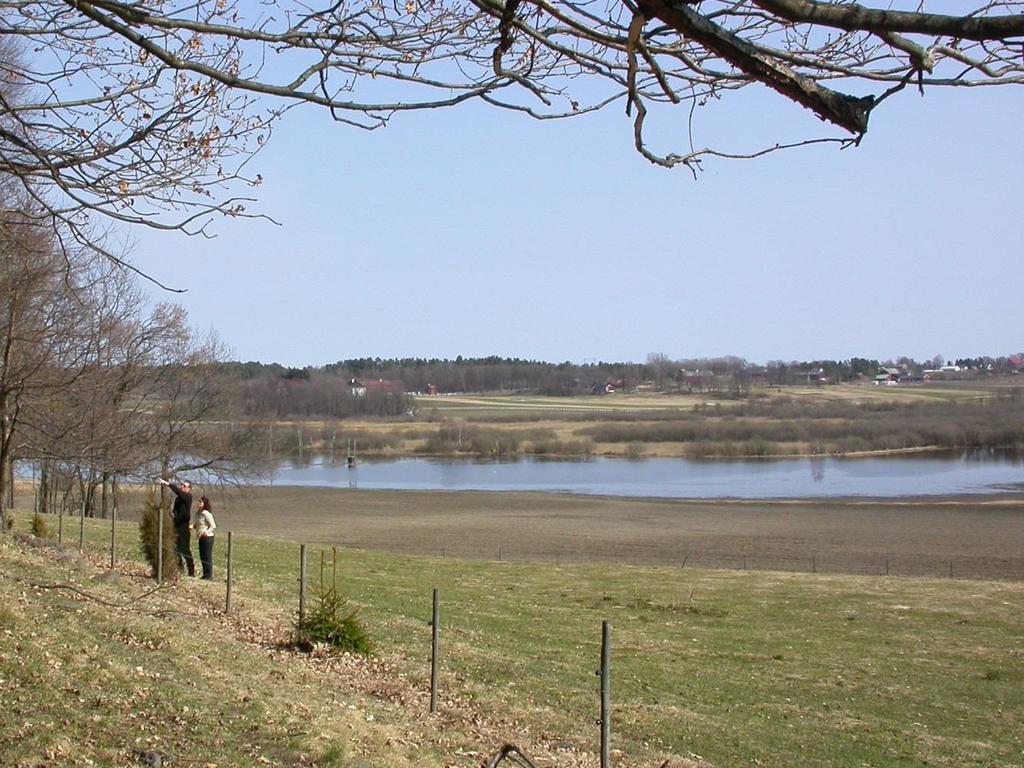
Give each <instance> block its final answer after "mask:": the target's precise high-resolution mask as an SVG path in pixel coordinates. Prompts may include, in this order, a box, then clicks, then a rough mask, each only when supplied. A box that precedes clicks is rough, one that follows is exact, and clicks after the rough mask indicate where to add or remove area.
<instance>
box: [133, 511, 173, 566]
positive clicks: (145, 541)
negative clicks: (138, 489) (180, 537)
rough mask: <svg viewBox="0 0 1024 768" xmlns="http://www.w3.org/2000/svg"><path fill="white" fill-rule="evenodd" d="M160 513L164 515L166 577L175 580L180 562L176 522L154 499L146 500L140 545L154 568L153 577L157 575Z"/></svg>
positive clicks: (141, 524) (147, 560) (141, 522)
mask: <svg viewBox="0 0 1024 768" xmlns="http://www.w3.org/2000/svg"><path fill="white" fill-rule="evenodd" d="M160 515H163V517H164V540H163V550H164V552H163V555H164V563H163V565H164V579H165V580H174V579H176V578H178V571H179V567H178V566H179V563H178V553H177V551H176V543H177V542H176V538H175V533H174V524H173V523H172V522H171V519H170V517H169V516H168V515H167V510H165V509H164V508H163V507H161V506H160V504H158V503H157V502H156V501H155V500H154V499H150V500H149V501H147V502H146V506H145V507H144V508H143V510H142V519H141V520H140V521H139V547H140V549H141V550H142V555H143V557H145V558H146V562H147V563H149V565H150V567H151V568H152V569H153V578H154V579H155V578H156V577H157V553H158V551H159V550H158V549H157V543H156V542H157V536H158V533H159V530H160V517H159V516H160Z"/></svg>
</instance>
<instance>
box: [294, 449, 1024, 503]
mask: <svg viewBox="0 0 1024 768" xmlns="http://www.w3.org/2000/svg"><path fill="white" fill-rule="evenodd" d="M274 484H275V485H311V486H329V487H336V488H364V489H397V490H417V491H435V490H437V491H440V490H443V491H453V490H454V491H470V490H473V491H549V492H562V493H580V494H594V495H607V496H640V497H661V498H702V499H713V498H729V497H732V498H743V499H771V498H815V497H819V498H820V497H835V496H923V495H953V494H993V493H1000V492H1005V491H1017V490H1024V463H1022V462H1021V460H1020V459H1019V458H1010V457H999V456H993V455H990V454H986V455H984V457H979V456H976V455H975V456H948V455H946V456H927V457H924V456H915V457H913V458H910V457H899V458H895V457H886V458H858V459H842V458H814V459H779V460H770V461H692V460H688V459H637V460H629V459H608V458H593V459H587V460H582V461H564V460H545V459H519V460H515V461H486V462H482V461H452V460H447V459H444V460H443V459H424V458H416V459H400V460H397V461H379V462H378V461H362V462H360V463H359V464H358V465H357V466H355V467H354V468H351V469H350V468H348V467H346V466H345V464H344V462H342V463H338V464H333V463H331V462H330V461H327V460H316V461H312V462H309V463H301V464H300V463H297V462H292V463H287V464H284V465H282V466H281V467H280V468H279V469H278V471H277V473H276V474H275V476H274Z"/></svg>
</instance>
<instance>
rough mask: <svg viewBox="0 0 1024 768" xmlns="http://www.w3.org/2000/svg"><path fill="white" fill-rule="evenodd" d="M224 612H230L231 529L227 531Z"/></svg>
mask: <svg viewBox="0 0 1024 768" xmlns="http://www.w3.org/2000/svg"><path fill="white" fill-rule="evenodd" d="M224 613H226V614H230V613H231V531H228V584H227V591H226V592H225V593H224Z"/></svg>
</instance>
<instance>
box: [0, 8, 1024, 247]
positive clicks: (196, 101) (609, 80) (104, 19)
mask: <svg viewBox="0 0 1024 768" xmlns="http://www.w3.org/2000/svg"><path fill="white" fill-rule="evenodd" d="M1022 5H1024V3H1022V2H1020V1H1018V0H995V1H987V0H986V1H985V2H982V1H981V0H974V1H973V2H970V1H968V0H948V1H947V2H942V3H940V2H937V1H934V2H933V0H892V1H890V2H886V3H878V4H877V6H867V5H859V4H856V3H852V2H846V0H842V1H840V0H605V2H600V3H592V2H581V1H579V0H575V1H573V2H566V1H565V0H506V1H504V2H503V1H502V0H338V2H334V3H330V4H326V5H324V6H322V7H316V6H313V5H310V4H308V3H306V2H303V1H302V0H282V1H281V2H278V3H273V4H266V3H241V2H237V1H236V0H188V1H187V2H185V1H184V0H147V1H144V2H133V3H128V2H119V1H118V0H0V173H3V174H8V175H11V176H14V177H16V178H19V179H21V180H23V182H24V185H25V192H26V194H28V195H30V196H32V197H35V198H36V199H37V200H38V201H39V203H40V204H41V208H40V210H44V211H45V212H46V213H47V214H48V215H50V216H56V217H57V218H59V219H61V220H63V221H64V222H65V224H66V225H67V226H68V227H69V228H70V231H73V232H77V233H79V234H81V233H82V232H83V231H84V230H82V229H81V227H82V218H81V215H82V214H83V212H88V211H99V212H101V213H103V214H105V215H106V216H108V217H110V218H112V219H115V220H118V221H122V222H131V223H140V224H146V225H149V226H153V227H174V228H182V229H185V230H187V231H191V232H201V231H203V229H204V226H205V223H206V222H207V221H208V220H209V215H210V214H211V213H214V212H219V213H223V214H229V215H248V213H247V210H246V206H247V204H248V195H249V194H250V192H249V191H247V189H246V187H247V186H254V185H257V184H259V183H260V181H261V180H260V179H259V178H258V177H254V176H249V175H247V173H246V170H245V169H246V162H247V160H248V159H249V158H250V157H251V155H252V153H253V152H255V151H257V150H258V149H259V147H261V146H262V145H263V144H264V143H265V142H266V140H267V138H268V135H269V131H270V128H271V125H272V123H273V122H274V120H275V119H276V118H277V117H278V116H280V114H281V113H282V112H283V111H285V110H287V109H288V108H289V107H290V106H291V105H294V104H299V103H311V104H317V105H320V106H322V107H324V108H326V109H328V110H330V113H331V115H332V116H333V117H334V119H335V120H337V121H339V122H341V123H345V124H347V125H351V126H357V127H360V128H366V129H375V128H379V127H381V126H384V125H386V124H387V123H388V121H389V120H391V119H392V118H393V117H394V116H395V115H397V114H398V113H401V112H408V111H414V110H425V109H436V108H441V107H453V106H455V105H458V104H461V103H463V102H468V101H472V100H476V101H482V102H486V103H487V104H490V105H493V106H495V107H499V108H503V109H508V110H512V111H514V112H520V113H524V114H527V115H530V116H532V117H535V118H539V119H551V118H567V117H572V116H576V115H581V114H586V113H588V112H591V111H593V110H597V109H601V108H604V107H607V106H610V105H616V104H617V105H618V108H620V109H624V110H625V112H626V113H627V114H628V115H630V116H631V119H632V133H633V141H634V143H635V146H636V148H637V149H638V150H639V151H640V152H641V153H642V154H643V156H644V157H646V158H647V159H649V160H650V161H652V162H654V163H658V164H660V165H665V166H675V165H680V164H682V165H685V166H687V167H689V168H690V169H691V170H696V169H697V168H699V166H700V162H701V160H702V159H704V158H706V157H709V156H744V157H750V156H753V155H756V154H760V153H763V152H770V151H774V150H777V149H780V148H784V147H787V146H792V145H793V144H800V143H808V142H812V141H830V142H838V143H839V144H841V145H847V144H850V143H855V142H858V141H859V140H860V139H861V137H862V136H863V135H864V133H865V132H866V131H867V128H868V121H869V118H870V117H871V115H872V114H873V113H874V112H876V111H877V110H878V108H879V106H880V105H881V104H882V103H883V102H885V101H886V100H887V99H889V98H891V97H893V96H894V95H895V94H897V93H899V92H900V91H901V90H903V89H904V88H906V87H907V86H914V87H915V88H919V89H922V90H923V89H926V88H935V87H950V88H952V87H960V88H971V87H976V86H985V85H1008V84H1020V83H1021V82H1022V81H1024V62H1022V55H1021V54H1022V51H1021V40H1022V37H1024V13H1022ZM751 85H761V86H767V87H768V88H771V89H772V90H774V91H776V92H778V93H779V94H781V96H782V97H784V98H786V99H789V100H791V101H792V102H793V103H794V104H796V105H799V106H800V107H802V108H804V109H807V110H810V111H811V112H813V113H814V114H815V115H817V116H818V117H820V118H821V119H822V120H823V121H825V122H826V123H827V124H829V125H830V126H831V128H829V127H824V128H822V130H821V133H820V134H817V133H816V134H814V135H809V136H808V135H800V136H793V137H788V136H787V137H781V136H771V135H767V136H765V137H764V144H763V145H762V146H761V147H760V148H759V149H756V150H744V151H743V152H737V151H733V150H730V149H729V148H728V147H721V146H719V147H711V146H709V147H702V146H697V145H695V144H694V142H693V139H692V133H691V139H690V141H689V142H686V141H685V139H684V146H680V147H674V148H668V149H667V150H661V149H655V148H652V147H651V146H649V143H648V140H647V137H646V134H645V121H646V120H647V119H648V116H649V115H654V114H656V113H659V114H660V112H661V109H660V107H662V106H677V107H679V108H681V109H683V110H686V111H687V112H688V115H689V117H690V119H692V118H693V117H694V116H695V115H696V114H697V112H698V110H699V108H700V107H703V106H705V105H708V104H709V103H711V102H715V101H718V100H721V99H724V98H727V97H730V96H732V95H733V94H735V93H736V92H738V91H741V90H742V89H744V88H746V87H748V86H751ZM267 97H269V98H267ZM723 143H724V142H723Z"/></svg>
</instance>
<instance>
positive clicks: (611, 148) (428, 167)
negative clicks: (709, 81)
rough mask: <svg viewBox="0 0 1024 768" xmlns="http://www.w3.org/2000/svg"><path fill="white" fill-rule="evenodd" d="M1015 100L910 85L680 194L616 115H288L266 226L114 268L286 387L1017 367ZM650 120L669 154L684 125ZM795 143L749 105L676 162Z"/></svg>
mask: <svg viewBox="0 0 1024 768" xmlns="http://www.w3.org/2000/svg"><path fill="white" fill-rule="evenodd" d="M1022 95H1024V92H1022V91H1021V89H1020V88H1011V87H1004V88H1001V89H974V90H971V91H968V90H967V89H964V90H961V91H957V92H939V91H937V90H935V91H929V92H928V93H927V94H926V96H925V97H924V98H921V97H920V96H918V95H917V93H916V92H911V91H910V89H908V90H907V91H906V92H904V93H902V94H900V95H899V96H898V97H897V98H895V99H892V100H890V101H889V102H886V103H885V104H884V105H883V106H882V107H881V108H880V109H879V110H878V111H877V112H876V113H875V115H874V116H873V118H872V126H871V130H870V131H869V133H868V134H867V136H866V137H865V139H864V141H863V143H862V145H861V146H860V147H859V148H856V149H847V150H844V151H839V150H838V149H836V148H835V147H833V146H825V147H819V148H813V147H812V148H805V149H798V150H792V151H787V152H782V153H777V154H775V155H772V156H769V157H766V158H762V159H758V160H753V161H727V160H709V161H707V163H706V165H705V168H706V170H705V172H704V173H702V174H701V175H700V176H699V178H697V179H696V180H694V179H693V177H692V176H691V175H690V173H689V172H688V171H687V170H685V169H677V170H672V171H670V170H665V169H661V168H656V167H654V166H652V165H650V164H649V163H648V162H647V161H646V160H644V159H643V158H642V157H641V156H640V155H638V154H637V153H636V152H635V151H634V150H633V147H632V126H631V122H630V120H629V119H628V118H626V117H625V116H624V115H623V113H622V110H621V107H620V106H615V107H614V108H612V109H609V110H608V111H607V112H605V113H603V114H600V115H597V116H590V117H586V118H583V119H577V120H573V121H562V122H545V123H537V122H534V121H531V120H529V119H528V118H525V117H522V116H519V115H514V114H509V113H505V112H498V111H494V110H492V109H488V108H484V107H480V106H478V107H472V106H470V107H462V108H458V109H454V110H449V111H445V112H433V113H426V114H420V115H412V116H410V115H406V116H399V117H397V118H396V119H395V120H394V122H393V123H392V125H391V126H389V127H388V128H386V129H384V130H381V131H376V132H372V133H365V132H361V131H357V130H355V129H351V128H347V127H345V126H342V125H336V124H333V123H331V121H330V120H329V119H328V118H327V116H326V115H325V114H324V113H321V112H318V111H316V110H315V109H312V108H309V109H305V108H304V109H302V110H294V111H293V112H292V113H291V114H290V115H288V116H287V117H286V118H285V120H284V122H283V123H282V124H281V125H280V126H279V127H278V129H277V131H276V132H275V134H274V136H273V138H272V140H271V142H270V145H269V147H268V149H266V150H265V151H264V153H262V154H261V155H260V156H259V158H258V159H257V160H256V161H255V164H254V166H253V168H252V171H253V172H260V173H262V175H263V176H264V178H265V179H266V182H265V184H264V186H263V187H262V188H261V189H259V190H258V194H259V197H260V203H259V205H258V208H259V210H261V211H263V212H265V213H267V214H268V215H271V216H273V217H274V218H275V219H277V220H278V221H280V222H281V226H275V225H272V224H269V223H265V222H258V221H237V220H232V221H222V222H218V223H216V224H215V225H214V227H213V230H214V231H215V232H217V233H218V237H217V238H216V239H214V240H202V239H198V238H184V237H181V236H178V235H167V234H166V233H151V232H139V233H137V234H136V235H135V242H136V249H135V252H134V256H133V258H134V261H135V263H136V264H137V265H138V266H139V267H140V268H141V269H143V270H145V271H147V272H149V273H151V274H152V275H154V276H155V277H157V278H158V279H160V280H162V281H165V282H167V283H169V284H172V285H175V286H179V287H187V288H188V292H187V293H186V294H184V295H182V296H180V297H172V298H176V300H178V301H179V302H180V303H182V304H184V305H185V306H186V307H187V308H188V310H189V313H190V316H191V318H192V321H193V323H194V324H195V325H196V327H197V328H200V329H203V330H205V329H207V328H211V327H212V328H214V329H216V330H217V331H218V333H219V334H220V336H221V337H222V338H223V340H224V341H225V342H226V343H227V345H228V346H229V348H230V349H231V352H232V356H233V357H234V358H235V359H240V360H261V361H264V362H280V363H283V364H286V365H295V366H300V365H320V364H323V363H326V362H331V361H334V360H338V359H341V358H347V357H361V356H380V357H406V356H408V357H448V358H454V357H455V356H457V355H463V356H478V355H490V354H496V355H501V356H515V357H525V358H534V359H541V360H549V361H562V360H572V361H576V362H584V361H587V362H589V361H594V360H624V361H642V360H643V359H644V358H645V357H646V356H647V354H648V353H652V352H653V353H663V354H666V355H668V356H669V357H671V358H685V357H700V356H720V355H738V356H741V357H745V358H747V359H748V360H751V361H754V362H765V361H767V360H772V359H784V360H791V359H800V360H805V359H815V358H838V359H841V358H848V357H850V356H864V357H877V358H881V359H885V358H891V357H896V356H899V355H910V356H913V357H916V358H918V359H924V358H930V357H932V356H934V355H936V354H941V355H943V356H945V357H946V358H950V359H952V358H955V357H958V356H963V355H977V354H993V355H998V354H1008V353H1013V352H1019V351H1021V350H1022V349H1024V333H1022V332H1021V325H1022V323H1021V321H1022V319H1024V310H1022V294H1021V290H1020V289H1021V286H1022V285H1024V260H1022V259H1021V255H1020V254H1021V250H1022V245H1021V243H1022V237H1021V234H1022V232H1021V229H1022V226H1021V221H1022V216H1021V209H1022V200H1021V177H1022V171H1024V162H1022V161H1024V132H1022V131H1021V126H1022V125H1024V98H1022ZM660 117H661V121H660V123H659V130H661V131H662V132H663V134H664V138H666V139H667V138H669V135H670V134H671V133H672V132H673V131H675V132H677V133H678V137H679V141H680V142H685V141H686V138H685V132H684V129H685V124H686V119H687V113H686V110H685V109H679V110H677V111H675V112H674V113H670V114H668V115H664V116H660ZM815 123H816V119H815V118H813V117H812V116H808V115H806V114H804V113H803V111H802V110H800V109H799V108H798V107H795V106H793V105H791V104H789V103H788V102H785V101H784V100H783V99H781V97H778V96H776V95H774V94H772V93H769V92H767V91H765V90H764V89H759V90H755V89H753V88H751V89H747V90H746V91H745V92H744V94H743V95H740V96H738V97H734V98H733V100H732V104H731V106H730V107H728V108H726V109H723V110H722V111H721V113H720V114H709V115H707V116H702V115H701V114H700V113H698V119H697V122H696V143H697V144H698V145H706V144H714V145H717V146H719V147H721V148H726V149H734V148H735V149H740V148H751V149H752V148H756V147H757V146H761V145H764V144H769V143H772V142H774V141H776V140H785V139H788V138H791V137H793V136H794V135H795V134H796V133H797V132H798V131H800V130H802V129H806V127H807V126H813V124H815ZM678 146H679V147H680V148H685V143H681V144H680V145H678ZM660 148H661V149H663V150H669V149H671V148H672V147H669V146H668V145H667V144H664V143H663V144H661V146H660ZM152 293H153V296H154V298H155V299H160V298H167V296H166V295H165V296H160V295H159V292H157V291H155V290H153V291H152Z"/></svg>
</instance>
